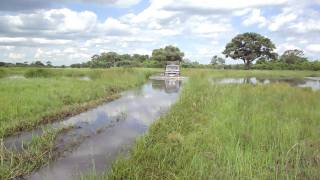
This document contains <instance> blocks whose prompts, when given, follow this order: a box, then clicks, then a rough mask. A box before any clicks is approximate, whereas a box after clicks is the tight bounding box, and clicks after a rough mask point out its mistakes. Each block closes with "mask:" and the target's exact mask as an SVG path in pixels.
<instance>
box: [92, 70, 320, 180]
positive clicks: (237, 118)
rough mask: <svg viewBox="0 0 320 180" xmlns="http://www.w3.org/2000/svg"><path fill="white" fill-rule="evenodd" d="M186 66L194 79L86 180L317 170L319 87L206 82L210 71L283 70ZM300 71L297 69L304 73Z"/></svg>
mask: <svg viewBox="0 0 320 180" xmlns="http://www.w3.org/2000/svg"><path fill="white" fill-rule="evenodd" d="M186 73H189V75H191V78H190V79H189V82H188V83H187V84H186V85H185V87H184V89H183V92H182V95H181V98H180V100H179V101H178V102H177V103H176V104H175V105H174V106H173V107H172V109H171V110H170V112H169V113H168V114H167V115H165V116H163V117H162V118H160V119H159V120H158V121H157V122H156V123H154V124H153V125H152V126H151V129H150V130H149V132H148V134H147V135H145V136H144V137H142V138H141V139H139V140H138V141H137V143H136V145H135V146H134V148H133V150H132V152H131V154H130V157H129V158H120V159H119V160H117V161H116V162H115V164H114V165H113V168H112V170H111V172H110V173H109V174H108V175H105V176H95V175H91V176H89V177H88V179H145V178H147V179H317V178H319V177H320V172H319V169H320V158H319V157H320V141H319V137H320V126H319V117H320V101H319V98H320V92H313V91H311V90H310V89H299V88H294V87H290V86H288V85H286V84H274V85H270V86H254V85H249V84H247V85H231V84H229V85H214V84H211V83H208V79H209V78H210V77H212V76H229V75H230V74H232V76H234V75H237V76H239V75H242V76H244V75H246V74H250V75H255V76H260V75H261V74H266V75H270V74H269V73H274V74H277V75H282V76H286V74H285V73H286V72H269V73H267V72H257V73H255V72H249V71H246V72H239V71H238V72H237V71H227V72H222V71H221V72H210V71H198V72H196V71H189V72H186ZM220 73H221V74H220ZM223 73H227V74H228V75H226V74H223ZM241 73H242V74H241ZM288 73H289V74H291V72H288ZM295 73H296V72H295ZM300 73H301V74H299V73H296V74H295V76H297V77H301V76H304V75H305V73H304V72H300ZM306 74H307V73H306ZM272 75H273V74H271V76H272Z"/></svg>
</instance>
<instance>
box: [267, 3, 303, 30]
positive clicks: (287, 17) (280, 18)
mask: <svg viewBox="0 0 320 180" xmlns="http://www.w3.org/2000/svg"><path fill="white" fill-rule="evenodd" d="M297 17H298V14H297V12H293V11H292V9H290V8H285V9H283V11H282V13H281V14H279V15H277V16H275V17H273V18H272V20H271V22H270V25H269V30H270V31H277V30H279V28H281V27H282V26H284V25H285V24H287V23H289V22H292V21H294V20H295V19H297Z"/></svg>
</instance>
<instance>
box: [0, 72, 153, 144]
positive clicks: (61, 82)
mask: <svg viewBox="0 0 320 180" xmlns="http://www.w3.org/2000/svg"><path fill="white" fill-rule="evenodd" d="M0 71H1V72H2V71H5V72H6V76H10V74H12V75H16V74H22V75H25V77H27V79H9V78H0V109H1V111H0V138H1V137H5V136H8V135H10V134H13V133H15V132H17V131H20V130H24V129H30V128H33V127H35V126H37V125H39V124H41V123H46V122H48V121H53V120H59V119H62V118H64V117H65V116H69V115H72V114H75V113H79V112H81V111H83V110H86V109H88V108H90V107H94V106H96V105H97V104H99V103H102V102H103V101H106V100H108V99H112V98H115V97H116V96H117V95H118V93H119V92H120V91H123V90H126V89H128V88H131V87H133V86H137V85H140V84H142V83H143V82H145V80H146V79H147V77H148V76H149V75H150V74H151V73H152V72H154V71H155V70H152V69H126V68H115V69H37V68H7V69H5V68H3V69H0ZM83 76H87V77H89V78H90V79H91V80H89V81H85V80H81V79H80V77H83Z"/></svg>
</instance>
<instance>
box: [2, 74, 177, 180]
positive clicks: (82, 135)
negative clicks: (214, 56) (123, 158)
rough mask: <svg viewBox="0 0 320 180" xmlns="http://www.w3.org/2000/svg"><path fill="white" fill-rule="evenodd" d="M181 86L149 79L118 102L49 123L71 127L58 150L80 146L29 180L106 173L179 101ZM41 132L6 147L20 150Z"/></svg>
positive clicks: (9, 142) (10, 141)
mask: <svg viewBox="0 0 320 180" xmlns="http://www.w3.org/2000/svg"><path fill="white" fill-rule="evenodd" d="M181 85H182V82H181V81H179V80H150V81H149V82H148V83H146V84H145V85H143V86H141V87H139V88H137V89H134V90H131V91H127V92H124V93H123V94H122V96H121V97H120V98H119V99H117V100H114V101H112V102H109V103H105V104H103V105H101V106H99V107H97V108H95V109H92V110H89V111H87V112H84V113H81V114H79V115H76V116H74V117H71V118H68V119H66V120H64V121H60V122H56V123H53V124H50V125H49V126H51V127H56V128H61V127H64V128H68V127H72V129H71V130H69V131H67V132H66V133H63V134H62V135H60V136H59V137H58V140H57V143H56V144H57V146H58V148H59V146H60V147H64V148H66V146H68V145H69V146H73V145H75V144H77V146H76V147H75V148H73V149H72V148H71V149H72V150H70V151H64V152H63V154H62V155H61V156H60V157H59V158H58V159H57V160H55V161H54V162H51V163H50V164H49V165H47V166H45V167H43V168H42V169H40V170H39V171H37V172H34V173H32V174H31V176H30V177H28V179H48V180H51V179H54V180H56V179H78V178H77V177H78V176H79V175H80V174H86V173H88V172H90V171H92V169H94V170H95V171H96V172H98V173H99V172H104V171H105V170H106V169H108V168H110V166H111V164H112V162H113V161H114V160H115V159H116V157H117V156H118V155H119V154H122V153H126V152H127V151H128V150H129V149H130V147H131V145H132V144H133V143H134V141H135V140H136V138H137V137H138V136H139V135H141V134H143V133H144V132H145V131H146V130H147V129H148V127H149V126H150V124H151V123H152V122H153V121H154V120H156V119H158V118H159V117H160V116H161V114H163V113H165V112H166V111H167V110H168V108H169V107H170V105H172V104H173V103H174V102H175V101H176V100H177V98H178V95H179V91H180V87H181ZM41 132H42V130H41V129H36V130H34V131H33V132H28V133H22V134H21V135H19V136H16V137H10V138H8V139H6V140H5V144H6V146H8V147H10V146H11V148H12V147H15V148H17V149H19V145H20V146H21V143H22V141H28V140H30V138H31V137H32V135H39V134H41Z"/></svg>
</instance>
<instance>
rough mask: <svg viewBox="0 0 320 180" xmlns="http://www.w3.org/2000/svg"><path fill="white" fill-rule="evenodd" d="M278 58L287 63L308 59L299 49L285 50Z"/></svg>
mask: <svg viewBox="0 0 320 180" xmlns="http://www.w3.org/2000/svg"><path fill="white" fill-rule="evenodd" d="M280 60H281V61H283V62H285V63H287V64H296V63H302V62H306V61H308V60H307V58H306V57H305V56H304V52H303V51H302V50H299V49H293V50H286V51H285V52H284V53H283V54H282V55H281V57H280Z"/></svg>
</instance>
